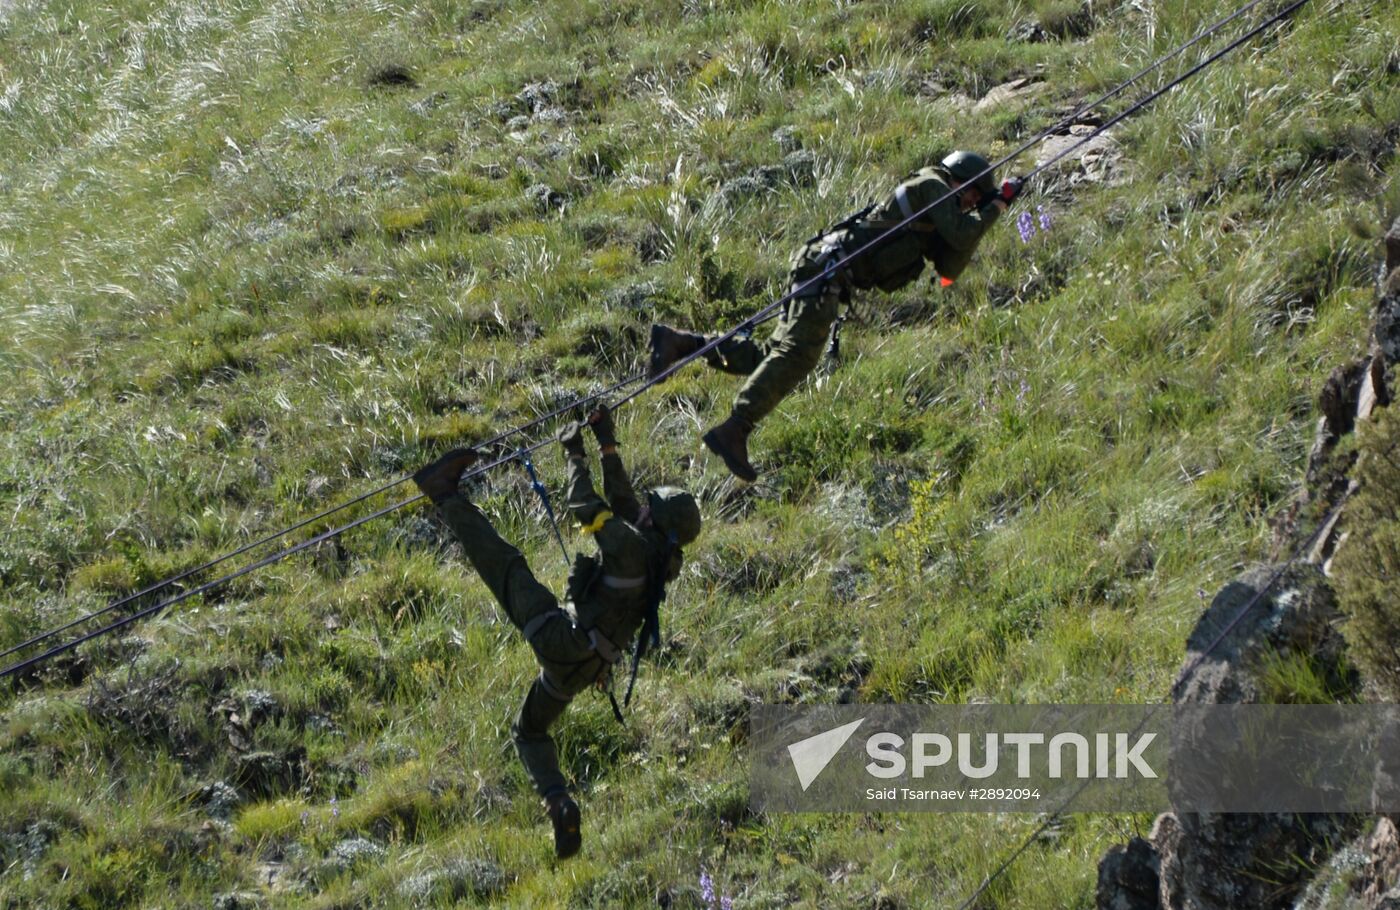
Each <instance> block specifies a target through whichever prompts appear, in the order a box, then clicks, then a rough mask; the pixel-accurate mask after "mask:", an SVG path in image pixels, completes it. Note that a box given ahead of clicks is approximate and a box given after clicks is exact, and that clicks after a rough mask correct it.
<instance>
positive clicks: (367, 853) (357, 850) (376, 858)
mask: <svg viewBox="0 0 1400 910" xmlns="http://www.w3.org/2000/svg"><path fill="white" fill-rule="evenodd" d="M387 855H388V851H387V850H385V849H384V848H383V847H381V846H380V845H379V844H376V843H375V842H374V841H372V840H369V839H368V838H364V837H351V838H347V839H346V840H343V841H341V842H340V843H338V844H336V845H335V846H334V847H332V848H331V852H330V855H329V856H327V857H326V865H327V866H329V867H330V868H332V869H336V870H340V871H344V870H347V869H353V868H355V867H356V866H360V865H363V864H365V863H377V862H380V861H381V860H383V859H384V857H385V856H387Z"/></svg>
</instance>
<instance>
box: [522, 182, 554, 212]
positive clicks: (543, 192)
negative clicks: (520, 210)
mask: <svg viewBox="0 0 1400 910" xmlns="http://www.w3.org/2000/svg"><path fill="white" fill-rule="evenodd" d="M525 198H526V199H529V200H530V201H531V202H533V203H534V204H535V205H536V206H538V207H539V209H540V210H541V211H549V210H550V209H554V208H562V207H563V205H564V194H563V193H560V192H559V191H558V190H556V189H554V187H552V186H550V185H549V184H547V183H536V184H534V185H532V186H529V187H526V189H525Z"/></svg>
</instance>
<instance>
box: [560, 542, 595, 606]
mask: <svg viewBox="0 0 1400 910" xmlns="http://www.w3.org/2000/svg"><path fill="white" fill-rule="evenodd" d="M602 574H603V564H602V563H601V562H599V561H598V560H597V558H596V557H593V556H589V555H588V554H586V553H575V554H574V565H573V568H571V569H569V583H568V591H569V600H571V601H573V602H574V603H575V604H579V603H582V602H583V599H584V598H585V597H587V596H588V592H589V591H591V590H592V589H593V586H594V585H595V584H597V583H598V579H599V578H600V577H602Z"/></svg>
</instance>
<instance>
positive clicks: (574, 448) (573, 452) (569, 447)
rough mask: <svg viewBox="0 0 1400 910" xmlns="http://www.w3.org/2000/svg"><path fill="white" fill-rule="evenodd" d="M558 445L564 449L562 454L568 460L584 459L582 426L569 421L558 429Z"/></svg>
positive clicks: (576, 422)
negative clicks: (568, 458) (566, 456)
mask: <svg viewBox="0 0 1400 910" xmlns="http://www.w3.org/2000/svg"><path fill="white" fill-rule="evenodd" d="M559 444H560V445H562V446H563V447H564V454H566V455H568V456H569V457H570V458H584V457H586V453H585V452H584V451H583V424H581V423H579V422H578V421H575V420H571V421H569V422H568V423H566V424H564V425H563V426H562V427H560V428H559Z"/></svg>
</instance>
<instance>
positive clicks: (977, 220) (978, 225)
mask: <svg viewBox="0 0 1400 910" xmlns="http://www.w3.org/2000/svg"><path fill="white" fill-rule="evenodd" d="M930 201H931V200H930ZM1001 208H1002V207H1001V206H999V205H997V204H996V202H995V201H991V200H989V201H987V202H984V203H983V204H982V205H980V206H978V207H977V208H975V209H973V210H972V211H970V212H964V211H962V210H961V209H959V208H958V204H957V201H956V200H955V199H949V200H947V201H946V202H943V203H941V204H940V205H936V206H934V207H933V211H932V212H930V213H929V218H930V219H931V220H932V222H933V226H934V228H935V229H936V230H937V231H938V236H940V237H942V238H943V242H944V243H946V244H948V245H949V246H951V247H953V248H954V249H958V250H967V251H971V250H972V249H973V247H975V246H977V242H978V241H979V240H981V239H982V235H983V234H984V233H986V231H987V228H989V227H991V226H992V225H993V224H994V223H995V222H996V220H997V219H998V218H1000V217H1001Z"/></svg>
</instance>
